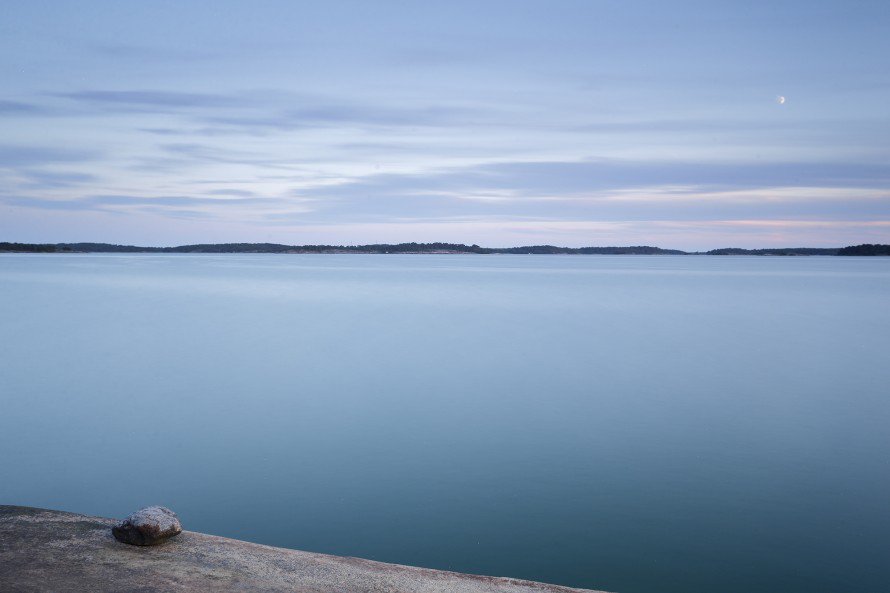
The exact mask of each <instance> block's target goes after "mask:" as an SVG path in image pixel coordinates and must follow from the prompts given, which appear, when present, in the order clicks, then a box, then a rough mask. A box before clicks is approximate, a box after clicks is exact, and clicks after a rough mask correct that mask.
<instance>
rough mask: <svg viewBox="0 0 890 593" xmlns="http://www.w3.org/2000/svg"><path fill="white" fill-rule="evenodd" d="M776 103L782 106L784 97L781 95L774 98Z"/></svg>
mask: <svg viewBox="0 0 890 593" xmlns="http://www.w3.org/2000/svg"><path fill="white" fill-rule="evenodd" d="M776 103H778V104H779V105H784V104H785V97H783V96H782V95H779V96H778V97H776Z"/></svg>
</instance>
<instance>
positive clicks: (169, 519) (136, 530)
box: [111, 507, 182, 546]
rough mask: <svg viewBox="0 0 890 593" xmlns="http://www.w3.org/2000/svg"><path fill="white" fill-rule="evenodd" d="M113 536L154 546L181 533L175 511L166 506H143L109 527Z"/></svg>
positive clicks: (122, 540)
mask: <svg viewBox="0 0 890 593" xmlns="http://www.w3.org/2000/svg"><path fill="white" fill-rule="evenodd" d="M111 533H113V534H114V538H115V539H116V540H117V541H119V542H123V543H125V544H133V545H134V546H155V545H157V544H160V543H163V542H165V541H167V540H168V539H170V538H171V537H173V536H174V535H178V534H180V533H182V525H180V524H179V517H177V516H176V513H174V512H173V511H171V510H170V509H168V508H166V507H145V508H144V509H139V510H138V511H136V512H135V513H132V514H131V515H130V516H129V517H127V518H126V519H124V520H123V521H121V522H120V523H118V524H117V525H115V526H114V527H112V528H111Z"/></svg>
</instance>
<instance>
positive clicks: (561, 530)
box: [0, 255, 890, 593]
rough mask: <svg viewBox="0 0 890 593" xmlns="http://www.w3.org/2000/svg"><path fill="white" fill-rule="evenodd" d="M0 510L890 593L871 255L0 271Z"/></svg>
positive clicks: (698, 587)
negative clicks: (168, 512) (146, 509)
mask: <svg viewBox="0 0 890 593" xmlns="http://www.w3.org/2000/svg"><path fill="white" fill-rule="evenodd" d="M0 332H2V335H0V337H2V341H0V502H2V503H5V504H22V505H32V506H41V507H51V508H58V509H64V510H70V511H76V512H80V513H87V514H95V515H104V516H118V517H119V516H123V515H126V514H127V513H128V512H130V511H132V510H134V509H136V508H138V507H140V506H143V505H147V504H164V505H167V506H170V507H172V508H173V509H174V510H176V511H177V512H178V513H179V514H180V516H181V517H182V520H183V523H184V524H185V526H186V528H188V529H193V530H198V531H206V532H210V533H215V534H220V535H225V536H229V537H235V538H241V539H247V540H252V541H257V542H262V543H267V544H272V545H277V546H287V547H293V548H300V549H306V550H313V551H319V552H329V553H333V554H343V555H352V556H361V557H366V558H373V559H378V560H384V561H388V562H398V563H404V564H416V565H422V566H430V567H436V568H444V569H452V570H458V571H464V572H474V573H484V574H496V575H509V576H514V577H523V578H529V579H536V580H543V581H550V582H556V583H562V584H568V585H575V586H583V587H595V588H601V589H607V590H611V591H618V592H620V593H635V592H678V593H680V592H682V593H698V592H702V593H705V592H707V593H715V592H721V593H734V592H745V593H750V592H752V591H757V592H759V593H769V592H776V593H794V592H806V593H818V592H843V593H855V592H868V593H876V592H878V591H887V590H890V258H862V259H859V258H745V257H739V258H720V257H691V256H690V257H670V256H661V257H640V256H623V257H622V256H618V257H608V256H602V257H600V256H568V257H565V256H563V257H560V256H440V255H436V256H395V255H392V256H368V255H343V256H340V255H325V256H299V255H283V256H276V255H259V256H252V255H224V256H208V255H200V256H183V255H170V256H153V255H102V256H98V255H97V256H93V255H3V256H0Z"/></svg>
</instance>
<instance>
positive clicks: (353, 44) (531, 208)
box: [0, 0, 890, 249]
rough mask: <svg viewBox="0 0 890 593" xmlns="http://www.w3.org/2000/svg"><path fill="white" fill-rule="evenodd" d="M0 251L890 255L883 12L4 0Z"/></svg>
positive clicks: (594, 2)
mask: <svg viewBox="0 0 890 593" xmlns="http://www.w3.org/2000/svg"><path fill="white" fill-rule="evenodd" d="M0 81H2V84H0V241H20V242H49V243H55V242H75V241H101V242H111V243H125V244H138V245H179V244H187V243H204V242H276V243H286V244H296V245H302V244H364V243H375V242H389V243H396V242H403V241H418V242H433V241H446V242H459V243H467V244H472V243H476V244H479V245H485V246H492V247H498V246H515V245H532V244H554V245H564V246H574V247H577V246H604V245H657V246H661V247H666V248H677V249H710V248H716V247H730V246H732V247H771V246H772V247H775V246H787V247H797V246H814V247H819V246H827V247H834V246H842V245H850V244H859V243H881V242H883V243H890V2H887V1H886V0H881V1H876V2H869V1H862V2H852V1H849V0H848V1H843V2H841V1H837V2H835V1H820V0H807V1H782V0H776V1H772V2H761V1H750V2H738V1H733V2H724V1H720V0H711V1H659V2H655V1H653V2H634V1H630V0H623V1H617V0H616V1H599V0H586V1H565V0H547V1H531V0H509V1H497V0H474V1H471V2H467V1H462V0H449V1H448V2H429V1H417V2H410V1H399V2H396V1H374V2H368V1H367V0H364V1H356V2H346V1H336V0H334V1H330V0H329V1H325V2H299V1H294V0H289V1H268V0H267V1H264V0H253V1H251V2H247V1H243V2H232V1H226V0H214V1H212V2H211V1H205V2H197V1H189V0H178V1H175V2H164V1H154V2H135V1H132V2H129V1H120V0H114V1H96V0H81V1H79V2H69V1H55V2H45V1H40V0H29V1H28V2H20V1H17V0H0Z"/></svg>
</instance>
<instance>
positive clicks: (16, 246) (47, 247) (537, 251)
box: [0, 242, 890, 256]
mask: <svg viewBox="0 0 890 593" xmlns="http://www.w3.org/2000/svg"><path fill="white" fill-rule="evenodd" d="M0 252H13V253H377V254H384V253H401V254H421V253H427V254H435V253H441V254H449V253H450V254H458V253H478V254H498V253H502V254H534V255H562V254H565V255H575V254H577V255H781V256H794V255H890V245H878V244H870V243H865V244H862V245H851V246H849V247H839V248H820V247H783V248H770V249H740V248H735V247H732V248H723V249H711V250H710V251H681V250H679V249H662V248H660V247H650V246H648V245H636V246H630V247H556V246H553V245H529V246H525V247H480V246H478V245H464V244H462V243H398V244H393V245H391V244H387V243H377V244H372V245H283V244H280V243H203V244H196V245H180V246H177V247H139V246H136V245H113V244H110V243H8V242H0Z"/></svg>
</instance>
